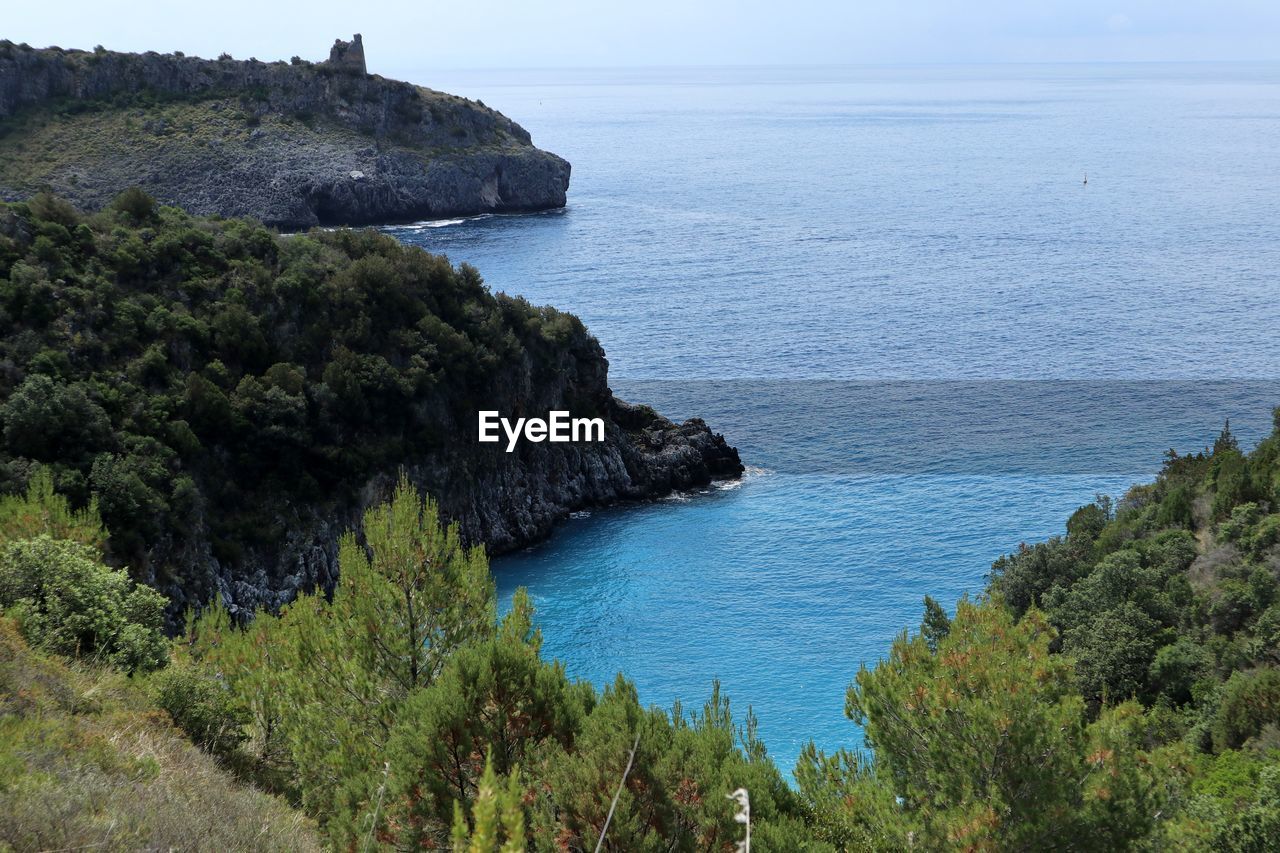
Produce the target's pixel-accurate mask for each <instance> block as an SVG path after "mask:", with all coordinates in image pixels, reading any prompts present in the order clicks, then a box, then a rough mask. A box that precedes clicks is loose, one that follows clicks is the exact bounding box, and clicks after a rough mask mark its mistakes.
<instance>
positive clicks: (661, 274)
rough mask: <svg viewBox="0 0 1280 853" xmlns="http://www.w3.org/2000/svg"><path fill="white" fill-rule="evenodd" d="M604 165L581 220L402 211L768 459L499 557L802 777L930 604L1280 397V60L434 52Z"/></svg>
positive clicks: (636, 677)
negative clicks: (725, 702) (475, 65)
mask: <svg viewBox="0 0 1280 853" xmlns="http://www.w3.org/2000/svg"><path fill="white" fill-rule="evenodd" d="M407 76H408V77H409V79H411V80H413V81H414V82H417V83H420V84H422V85H426V86H430V87H432V88H437V89H442V90H444V91H448V92H453V93H456V94H459V95H463V96H466V97H469V98H473V99H478V100H481V101H483V102H484V103H485V104H487V105H488V106H491V107H494V108H496V109H498V110H501V111H502V112H503V113H505V114H506V115H508V116H510V117H511V118H513V119H515V120H516V121H518V122H520V123H521V124H522V125H523V126H524V127H525V128H526V129H528V130H529V131H530V132H531V133H532V135H533V138H534V142H535V143H536V144H537V145H539V146H540V147H543V148H546V149H547V150H550V151H554V152H556V153H557V154H560V155H561V156H563V157H565V158H566V159H568V160H569V161H570V162H571V163H572V164H573V180H572V185H571V187H570V190H569V204H568V206H567V207H566V208H565V209H564V210H560V211H553V212H547V213H539V214H527V215H510V216H507V215H499V216H479V217H473V218H465V219H461V218H460V219H451V220H442V221H435V222H423V223H415V224H411V225H404V226H397V227H391V228H388V229H387V230H388V231H389V232H390V233H392V234H394V235H396V236H397V237H399V238H400V239H401V240H403V241H405V242H406V243H411V244H414V245H417V246H422V247H423V248H426V249H428V250H430V251H432V252H438V253H443V254H445V255H447V256H448V257H449V258H450V259H451V260H452V261H454V262H455V263H462V262H466V263H469V264H472V265H474V266H476V267H477V268H478V269H479V270H480V271H481V273H482V274H483V276H484V278H485V280H486V281H487V283H488V285H489V286H490V287H491V288H492V289H493V290H495V291H504V292H506V293H510V294H519V295H521V296H524V297H526V298H528V299H529V300H531V301H533V302H535V303H539V304H550V305H554V306H556V307H558V308H560V309H563V310H566V311H570V312H573V313H574V314H577V315H578V316H579V317H581V318H582V319H583V320H584V321H585V322H586V324H587V326H588V327H589V328H590V330H591V331H592V332H593V333H594V334H595V335H596V337H597V338H598V339H599V340H600V342H601V344H602V345H603V347H604V349H605V351H606V352H607V354H608V358H609V363H610V379H611V387H612V388H613V390H614V392H615V393H617V394H618V395H619V396H621V397H623V398H624V399H628V400H631V401H633V402H644V403H649V404H651V405H654V406H655V407H656V408H658V409H659V410H660V411H662V412H663V413H664V414H667V415H668V416H670V417H672V418H675V419H683V418H687V417H701V418H704V419H705V420H706V421H707V423H708V424H710V425H711V427H712V428H713V429H714V430H716V431H717V432H722V433H723V434H724V435H725V436H726V438H727V439H728V440H729V442H730V443H731V444H733V445H735V446H736V447H738V448H739V450H740V452H741V454H742V458H743V461H744V462H745V464H746V465H747V473H746V475H745V476H744V477H743V478H742V479H741V480H740V481H736V482H731V483H718V484H714V485H712V486H709V487H708V488H706V489H702V490H698V491H695V492H694V493H690V494H680V495H673V496H672V497H671V498H669V499H667V500H661V501H658V502H655V503H649V504H643V505H626V506H614V507H606V508H597V509H592V510H589V511H584V512H580V513H577V514H575V516H574V517H573V518H571V519H568V520H566V521H565V522H564V523H563V524H562V525H561V526H560V527H559V528H558V529H557V530H556V531H555V533H554V535H553V536H552V537H551V538H550V539H549V540H548V541H546V542H544V543H542V544H539V545H536V546H534V547H531V548H529V549H527V550H524V551H522V552H519V553H515V554H510V555H506V556H502V557H500V558H497V559H495V560H494V561H493V571H494V574H495V576H496V579H497V585H498V590H499V597H500V602H501V604H502V605H503V606H507V605H508V604H509V602H510V599H511V595H512V593H513V591H514V590H515V589H516V588H517V587H526V588H527V589H528V590H529V593H530V595H531V596H532V599H533V602H534V605H535V607H536V609H537V623H538V625H539V627H540V629H541V631H542V636H543V649H544V652H545V653H546V654H547V655H549V656H553V657H555V658H559V659H560V660H562V661H563V662H564V663H565V666H566V668H567V670H568V672H569V674H570V675H571V676H573V677H575V678H580V679H586V680H589V681H591V682H593V683H595V684H596V685H599V686H603V685H605V684H608V683H611V682H612V681H613V680H614V678H615V677H616V675H617V673H619V672H622V673H624V674H625V675H626V677H628V678H629V679H631V680H633V681H634V682H635V684H636V686H637V688H638V690H639V694H640V697H641V700H642V701H643V702H645V703H646V704H650V705H656V706H659V707H662V708H664V709H670V708H672V707H673V705H674V703H675V702H676V701H677V700H678V701H680V702H681V703H682V704H683V707H684V708H685V709H686V711H687V710H692V709H697V708H700V707H701V705H702V703H703V702H704V701H706V699H707V698H708V697H709V695H710V693H711V689H712V684H713V682H714V681H715V680H719V682H720V684H721V686H722V689H723V691H724V692H725V693H726V694H727V695H728V696H729V697H730V699H731V701H732V707H733V708H734V709H735V714H736V716H737V717H738V719H739V720H742V719H743V718H744V717H745V714H746V711H747V709H748V708H750V709H751V711H752V713H754V715H755V717H756V718H757V719H758V721H759V734H760V736H761V737H762V738H763V739H764V741H765V743H766V745H767V747H768V749H769V753H770V755H772V756H773V758H774V759H775V760H776V761H777V762H778V764H779V766H780V767H782V768H783V769H784V771H789V770H790V768H791V767H792V766H793V764H794V762H795V759H796V756H797V755H798V754H799V752H800V750H801V748H802V747H803V746H804V744H806V743H808V742H809V741H813V742H815V743H816V744H817V746H818V747H819V748H821V749H824V750H827V751H831V750H834V749H837V748H841V747H847V748H851V749H860V748H862V747H863V740H862V734H861V731H860V730H859V728H858V727H857V726H856V725H855V724H854V723H853V722H851V721H850V720H849V719H848V718H847V717H846V716H845V712H844V709H845V698H846V691H847V689H848V687H849V685H850V683H851V682H852V681H853V679H854V678H855V676H856V675H857V673H858V670H859V668H860V667H862V666H867V667H874V666H875V665H876V663H877V662H878V661H879V660H880V659H881V658H882V657H883V656H884V655H885V654H886V652H887V650H888V648H889V646H890V644H891V643H892V642H893V640H894V638H895V637H897V636H899V635H900V634H901V633H902V632H904V631H910V630H915V629H916V627H917V626H918V624H919V621H920V616H921V612H922V600H923V597H924V596H925V595H931V596H933V597H934V598H935V599H937V600H938V601H940V602H942V603H943V604H944V605H945V606H946V607H947V608H948V609H951V608H953V607H954V605H955V602H956V601H957V600H958V599H960V598H961V597H962V596H966V595H968V596H971V597H972V596H976V595H979V594H981V592H982V591H983V588H984V585H985V582H986V578H987V575H988V572H989V571H990V568H991V564H992V561H993V560H995V559H996V558H997V557H999V556H1000V555H1001V554H1004V553H1008V552H1010V551H1012V550H1014V549H1016V548H1017V547H1018V545H1019V544H1020V543H1023V542H1035V541H1040V540H1043V539H1046V538H1048V537H1050V536H1053V535H1056V534H1060V533H1062V532H1063V530H1064V523H1065V520H1066V518H1067V516H1068V515H1069V514H1070V513H1071V512H1072V511H1073V510H1074V509H1075V508H1076V507H1078V506H1080V505H1082V504H1085V503H1088V502H1090V501H1092V500H1095V499H1096V498H1097V496H1099V495H1107V496H1111V497H1112V498H1113V500H1115V501H1121V500H1122V499H1123V496H1124V494H1125V492H1126V491H1127V489H1128V488H1129V486H1131V485H1132V484H1135V483H1140V482H1144V481H1149V480H1150V479H1151V478H1153V477H1154V476H1155V474H1156V473H1157V472H1158V471H1159V470H1160V467H1161V465H1162V463H1163V461H1164V459H1165V457H1166V454H1167V453H1169V452H1170V451H1174V452H1178V453H1194V452H1198V451H1201V450H1203V449H1204V448H1205V447H1206V445H1209V444H1211V443H1212V442H1213V440H1214V438H1215V436H1217V435H1218V433H1219V431H1220V430H1221V429H1222V428H1223V425H1224V422H1226V421H1227V420H1228V419H1229V420H1230V426H1231V430H1232V432H1233V433H1234V434H1235V435H1236V436H1237V438H1238V440H1239V441H1240V442H1241V444H1242V445H1244V446H1251V445H1252V444H1254V443H1256V442H1257V441H1258V440H1259V439H1261V438H1262V437H1264V436H1265V435H1267V434H1268V433H1269V432H1270V431H1271V428H1272V423H1273V418H1272V411H1271V410H1272V407H1273V406H1275V405H1277V404H1280V65H1276V64H1243V63H1242V64H1114V65H1090V64H1080V65H1001V66H914V67H857V66H851V67H812V68H648V69H607V70H606V69H599V70H590V69H574V70H512V71H451V72H440V71H427V70H423V71H420V72H415V73H412V74H409V75H407Z"/></svg>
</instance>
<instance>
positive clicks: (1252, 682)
mask: <svg viewBox="0 0 1280 853" xmlns="http://www.w3.org/2000/svg"><path fill="white" fill-rule="evenodd" d="M1277 723H1280V671H1278V670H1274V669H1269V668H1268V669H1259V670H1254V671H1253V672H1236V673H1234V674H1233V675H1232V676H1231V678H1230V679H1228V680H1227V683H1226V684H1225V685H1224V686H1223V688H1222V697H1221V701H1220V702H1219V704H1218V712H1217V713H1216V714H1215V715H1214V719H1213V726H1212V732H1213V747H1214V749H1216V750H1219V751H1221V750H1223V749H1238V748H1239V747H1241V746H1243V745H1244V743H1245V741H1247V740H1249V738H1251V737H1255V736H1256V735H1258V734H1259V733H1260V732H1261V731H1262V730H1263V728H1265V727H1266V726H1268V725H1274V724H1277Z"/></svg>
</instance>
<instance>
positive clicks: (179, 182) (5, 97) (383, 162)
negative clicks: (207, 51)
mask: <svg viewBox="0 0 1280 853" xmlns="http://www.w3.org/2000/svg"><path fill="white" fill-rule="evenodd" d="M569 171H570V167H569V163H567V162H566V161H565V160H563V159H561V158H560V157H557V156H556V155H554V154H551V153H549V152H546V151H543V150H541V149H539V148H536V147H534V145H533V142H532V140H531V138H530V136H529V133H528V132H527V131H525V129H524V128H522V127H521V126H520V125H518V124H516V123H515V122H514V121H512V120H510V119H508V118H507V117H506V116H504V115H502V114H501V113H499V112H497V111H496V110H492V109H490V108H488V107H486V106H485V105H484V104H483V103H481V102H479V101H472V100H468V99H466V98H461V97H457V96H454V95H449V94H446V93H443V92H438V91H435V90H432V89H427V88H423V87H420V86H415V85H412V84H410V83H404V82H400V81H396V80H388V79H386V78H383V77H380V76H378V75H375V74H369V73H368V71H367V68H366V62H365V51H364V44H363V41H362V39H361V37H360V36H359V35H357V36H355V38H354V39H353V40H352V41H349V42H347V41H338V42H336V43H335V44H334V46H333V48H332V49H331V51H330V54H329V58H328V59H327V60H325V61H322V62H310V61H306V60H303V59H301V58H299V57H294V58H293V59H292V60H291V61H290V62H282V61H277V62H261V61H259V60H257V59H248V60H244V61H240V60H235V59H233V58H231V57H230V56H227V55H223V56H222V57H220V58H218V59H212V60H210V59H199V58H195V57H188V56H184V55H182V54H180V53H170V54H160V53H155V52H147V53H141V54H138V53H118V52H114V51H109V50H105V49H102V48H97V49H94V50H92V51H84V50H64V49H61V48H57V47H50V48H43V49H36V48H32V47H29V46H27V45H25V44H23V45H18V44H14V43H12V42H9V41H0V200H11V201H12V200H19V199H24V198H27V197H29V196H31V195H32V194H33V193H36V192H40V191H48V192H53V193H55V194H57V195H59V196H61V197H63V198H66V199H68V200H70V201H72V202H74V203H75V204H76V205H77V206H79V207H81V208H83V209H89V210H93V209H98V208H101V207H103V206H105V205H106V204H107V203H109V202H110V201H111V199H113V198H114V197H115V196H116V195H117V194H118V193H120V192H121V191H122V190H124V189H126V188H129V187H134V186H137V187H141V188H142V189H144V190H145V191H147V192H148V193H150V194H151V195H152V196H154V197H155V198H156V199H157V200H159V201H160V202H162V203H164V204H171V205H176V206H178V207H182V208H183V209H185V210H188V211H190V212H191V213H194V214H197V215H216V216H223V217H248V218H252V219H256V220H259V221H262V222H264V223H266V224H268V225H272V226H275V227H278V228H282V229H303V228H307V227H311V226H315V225H365V224H377V223H386V222H398V221H412V220H420V219H431V218H439V217H447V216H464V215H474V214H481V213H501V212H519V211H533V210H546V209H553V208H558V207H563V206H564V204H565V196H566V192H567V190H568V186H569Z"/></svg>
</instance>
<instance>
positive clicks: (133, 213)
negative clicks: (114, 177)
mask: <svg viewBox="0 0 1280 853" xmlns="http://www.w3.org/2000/svg"><path fill="white" fill-rule="evenodd" d="M111 206H112V208H114V209H115V210H117V211H119V212H120V213H123V214H125V215H126V216H128V217H129V218H131V219H132V220H133V221H134V222H146V221H148V220H150V219H153V218H154V217H155V215H156V200H155V199H154V198H152V197H151V196H150V195H148V194H147V193H146V192H145V191H143V190H142V188H140V187H129V188H128V189H127V190H125V191H124V192H122V193H120V195H118V196H116V198H115V201H113V202H111Z"/></svg>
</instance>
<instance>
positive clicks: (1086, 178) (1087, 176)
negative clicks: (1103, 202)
mask: <svg viewBox="0 0 1280 853" xmlns="http://www.w3.org/2000/svg"><path fill="white" fill-rule="evenodd" d="M1084 185H1085V186H1086V187H1087V186H1089V173H1088V172H1085V173H1084Z"/></svg>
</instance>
